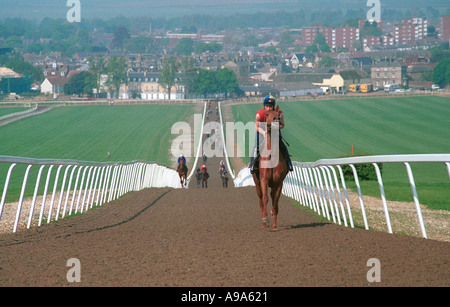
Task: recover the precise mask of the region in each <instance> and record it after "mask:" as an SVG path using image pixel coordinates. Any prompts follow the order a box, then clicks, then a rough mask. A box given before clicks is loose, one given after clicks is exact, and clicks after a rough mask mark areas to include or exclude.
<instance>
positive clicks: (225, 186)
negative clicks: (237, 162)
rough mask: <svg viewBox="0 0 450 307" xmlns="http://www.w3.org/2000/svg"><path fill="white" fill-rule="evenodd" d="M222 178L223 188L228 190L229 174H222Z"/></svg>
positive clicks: (225, 172)
mask: <svg viewBox="0 0 450 307" xmlns="http://www.w3.org/2000/svg"><path fill="white" fill-rule="evenodd" d="M220 177H221V178H222V186H223V187H224V188H228V173H227V171H224V172H222V173H221V174H220Z"/></svg>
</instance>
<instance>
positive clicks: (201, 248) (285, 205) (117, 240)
mask: <svg viewBox="0 0 450 307" xmlns="http://www.w3.org/2000/svg"><path fill="white" fill-rule="evenodd" d="M253 189H254V188H251V187H249V188H236V189H222V188H208V189H198V190H196V189H188V190H173V189H148V190H144V191H141V192H137V193H132V194H128V195H126V196H124V197H123V198H121V199H119V200H116V201H114V202H111V203H108V204H105V205H103V206H102V207H101V208H98V209H95V210H91V211H88V212H86V213H85V214H83V215H82V216H78V217H74V218H69V219H63V220H60V221H59V222H57V223H50V224H46V225H43V226H41V227H40V228H34V229H30V230H28V231H22V232H19V233H16V234H6V235H1V236H0V255H1V257H0V285H1V286H188V287H190V286H212V287H216V286H219V287H221V286H276V287H282V286H293V287H297V286H368V285H379V286H449V281H450V269H449V260H450V245H449V244H448V243H445V242H438V241H432V240H426V239H419V238H412V237H408V236H403V235H395V234H394V235H391V234H387V233H380V232H374V231H366V230H362V229H351V228H345V227H342V226H338V225H335V224H330V223H325V222H319V221H317V220H316V219H315V218H313V217H312V216H311V215H310V214H309V213H307V212H305V211H304V210H301V209H300V208H298V207H295V206H294V205H293V204H292V201H291V200H290V199H287V198H284V197H283V198H282V200H281V205H280V215H279V231H278V232H271V231H269V229H267V228H261V227H260V212H259V208H258V203H257V199H256V196H255V193H254V190H253ZM70 258H77V259H79V261H80V265H81V282H80V283H69V282H68V281H67V278H66V275H67V272H68V270H69V267H67V266H66V265H67V261H68V260H69V259H70ZM370 258H377V259H379V261H380V265H381V271H380V272H381V275H380V277H381V282H380V283H369V282H368V281H367V272H368V271H369V270H370V269H371V267H368V266H367V261H368V260H369V259H370Z"/></svg>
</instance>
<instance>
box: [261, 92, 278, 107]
mask: <svg viewBox="0 0 450 307" xmlns="http://www.w3.org/2000/svg"><path fill="white" fill-rule="evenodd" d="M263 104H264V105H270V106H275V98H274V97H273V96H272V95H267V96H266V98H264V103H263Z"/></svg>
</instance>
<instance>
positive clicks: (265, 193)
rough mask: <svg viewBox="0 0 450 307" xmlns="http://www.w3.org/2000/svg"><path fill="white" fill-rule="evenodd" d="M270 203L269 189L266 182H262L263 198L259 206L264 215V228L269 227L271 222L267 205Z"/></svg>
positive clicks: (260, 199)
mask: <svg viewBox="0 0 450 307" xmlns="http://www.w3.org/2000/svg"><path fill="white" fill-rule="evenodd" d="M268 202H269V188H268V185H267V184H266V183H265V182H263V181H262V182H261V197H260V198H259V205H260V206H261V214H262V226H263V227H267V226H269V221H268V218H267V203H268Z"/></svg>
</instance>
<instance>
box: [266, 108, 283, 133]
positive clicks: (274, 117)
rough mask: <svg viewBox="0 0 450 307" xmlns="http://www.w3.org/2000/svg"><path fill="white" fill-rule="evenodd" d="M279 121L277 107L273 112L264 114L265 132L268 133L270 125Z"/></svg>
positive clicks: (279, 114)
mask: <svg viewBox="0 0 450 307" xmlns="http://www.w3.org/2000/svg"><path fill="white" fill-rule="evenodd" d="M280 120H281V113H280V108H279V106H277V107H276V108H275V110H273V111H269V112H267V114H266V123H267V130H268V131H269V132H270V131H271V130H272V123H279V122H280Z"/></svg>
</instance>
